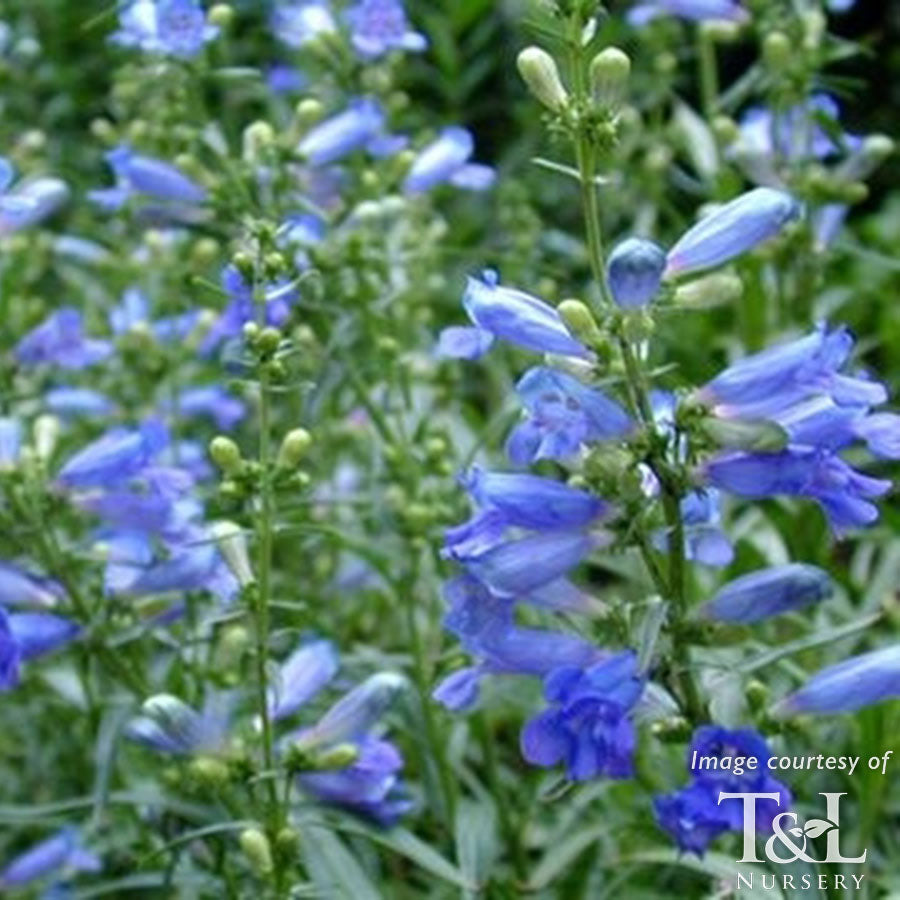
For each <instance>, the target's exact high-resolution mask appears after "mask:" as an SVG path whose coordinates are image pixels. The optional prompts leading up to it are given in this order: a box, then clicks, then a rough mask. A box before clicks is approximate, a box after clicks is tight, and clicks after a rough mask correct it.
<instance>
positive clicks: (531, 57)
mask: <svg viewBox="0 0 900 900" xmlns="http://www.w3.org/2000/svg"><path fill="white" fill-rule="evenodd" d="M516 65H517V66H518V68H519V74H520V75H521V76H522V79H523V80H524V82H525V84H527V85H528V89H529V90H530V91H531V93H532V94H534V96H535V97H536V98H537V99H538V100H540V102H541V103H543V104H544V106H546V107H547V108H548V109H551V110H553V112H560V111H561V110H562V109H563V108H564V107H565V105H566V104H567V103H568V102H569V95H568V93H567V92H566V89H565V88H564V87H563V83H562V80H561V79H560V77H559V69H558V68H557V67H556V61H555V60H554V59H553V57H552V56H551V55H550V54H549V53H547V51H546V50H541V48H540V47H526V48H525V49H524V50H523V51H522V52H521V53H520V54H519V58H518V60H517V61H516Z"/></svg>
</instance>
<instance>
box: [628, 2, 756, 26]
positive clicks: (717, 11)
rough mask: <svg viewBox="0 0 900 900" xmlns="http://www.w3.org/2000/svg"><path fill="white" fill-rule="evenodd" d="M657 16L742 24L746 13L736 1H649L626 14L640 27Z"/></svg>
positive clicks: (633, 23) (630, 20)
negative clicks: (716, 20) (723, 20)
mask: <svg viewBox="0 0 900 900" xmlns="http://www.w3.org/2000/svg"><path fill="white" fill-rule="evenodd" d="M658 16H679V17H680V18H682V19H690V20H692V21H694V22H703V21H706V20H707V19H726V20H730V21H732V22H744V21H746V19H747V11H746V10H745V9H744V8H743V7H742V6H741V4H740V3H739V2H738V0H650V2H645V3H644V2H642V3H639V4H638V5H637V6H635V7H633V8H632V9H631V10H630V11H629V13H628V21H629V22H630V23H631V24H632V25H635V26H638V27H640V26H642V25H646V24H647V23H648V22H650V21H652V20H653V19H655V18H657V17H658Z"/></svg>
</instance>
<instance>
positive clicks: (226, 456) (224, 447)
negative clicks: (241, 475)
mask: <svg viewBox="0 0 900 900" xmlns="http://www.w3.org/2000/svg"><path fill="white" fill-rule="evenodd" d="M209 455H210V458H211V459H212V461H213V462H214V463H215V464H216V465H217V466H218V467H219V468H220V469H221V470H222V471H223V472H225V473H229V474H230V473H232V472H236V471H237V470H238V469H239V468H240V467H241V463H242V462H243V460H242V459H241V451H240V448H239V447H238V445H237V444H236V443H235V442H234V441H233V440H232V439H231V438H229V437H225V435H223V434H220V435H218V436H217V437H214V438H213V439H212V440H211V441H210V443H209Z"/></svg>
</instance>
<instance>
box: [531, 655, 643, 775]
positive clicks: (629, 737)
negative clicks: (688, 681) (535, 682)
mask: <svg viewBox="0 0 900 900" xmlns="http://www.w3.org/2000/svg"><path fill="white" fill-rule="evenodd" d="M643 689H644V682H643V679H642V677H641V676H640V675H639V673H638V668H637V654H635V653H634V652H633V651H631V650H627V651H625V652H624V653H619V654H616V655H614V656H609V657H607V658H606V659H603V660H601V661H599V662H596V663H593V664H592V665H590V666H588V667H586V668H579V667H575V666H570V667H564V668H559V669H555V670H553V671H552V672H550V673H549V674H548V675H547V676H546V678H545V679H544V696H545V699H546V700H547V702H548V703H549V704H550V708H549V709H547V710H545V711H544V712H541V713H539V714H538V715H536V716H535V717H534V718H532V719H531V720H530V721H529V722H528V723H527V724H526V725H525V728H524V729H523V731H522V739H521V744H522V755H523V756H524V757H525V759H526V760H528V762H530V763H532V764H534V765H538V766H555V765H558V764H559V763H564V764H565V766H566V771H567V774H568V777H569V778H570V779H571V780H572V781H587V780H589V779H592V778H597V777H598V776H600V775H606V776H608V777H610V778H629V777H630V776H631V775H632V773H633V759H632V757H633V755H634V749H635V745H636V741H637V739H636V734H635V729H634V726H633V725H632V723H631V721H630V719H629V718H628V714H629V712H630V710H631V709H632V707H633V706H634V704H635V703H636V702H637V701H638V699H639V698H640V696H641V694H642V693H643Z"/></svg>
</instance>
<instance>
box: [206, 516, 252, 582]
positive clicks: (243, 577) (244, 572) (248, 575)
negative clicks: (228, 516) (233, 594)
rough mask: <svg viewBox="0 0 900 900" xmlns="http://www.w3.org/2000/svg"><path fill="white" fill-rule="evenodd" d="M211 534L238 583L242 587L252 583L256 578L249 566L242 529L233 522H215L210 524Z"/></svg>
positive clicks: (245, 540)
mask: <svg viewBox="0 0 900 900" xmlns="http://www.w3.org/2000/svg"><path fill="white" fill-rule="evenodd" d="M212 536H213V539H214V540H215V542H216V544H217V545H218V547H219V552H220V553H221V554H222V557H223V558H224V560H225V563H226V565H227V566H228V568H229V569H230V570H231V574H232V575H234V577H235V578H236V579H237V582H238V584H239V585H240V586H241V587H242V588H243V587H247V585H248V584H253V582H254V581H255V580H256V579H255V577H254V575H253V569H252V567H251V566H250V557H249V555H248V553H247V539H246V537H245V536H244V532H243V529H241V528H240V527H239V526H238V525H236V524H235V523H234V522H216V523H214V524H213V526H212Z"/></svg>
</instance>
